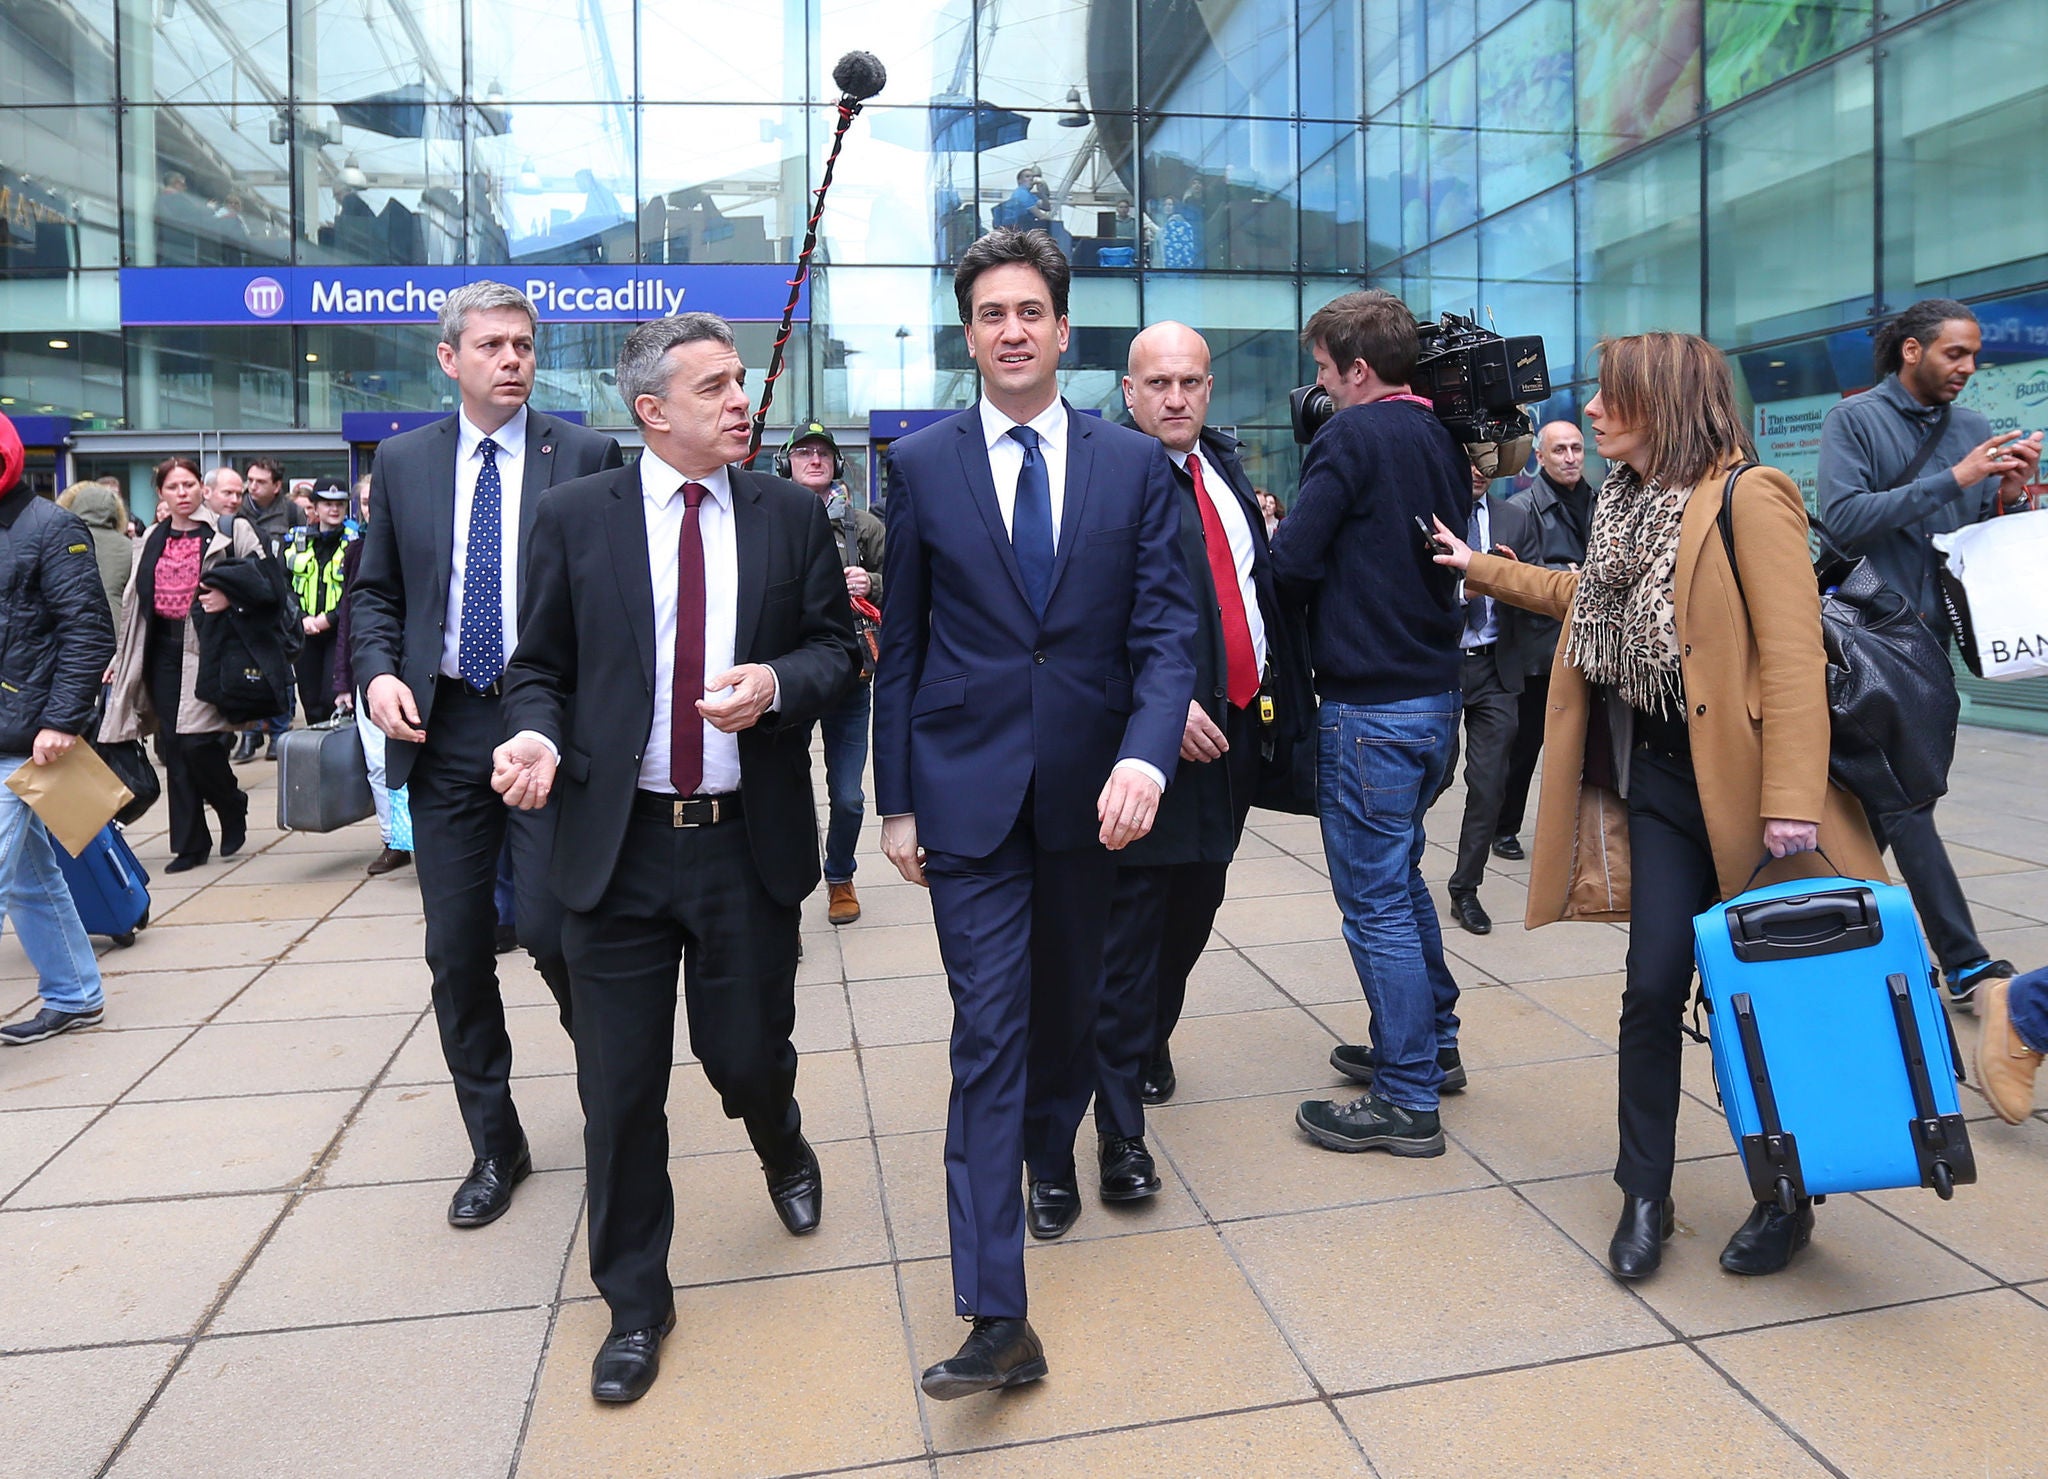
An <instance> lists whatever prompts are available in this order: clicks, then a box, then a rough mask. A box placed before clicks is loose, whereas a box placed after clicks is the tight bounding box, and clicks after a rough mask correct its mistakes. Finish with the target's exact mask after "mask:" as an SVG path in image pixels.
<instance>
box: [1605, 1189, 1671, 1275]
mask: <svg viewBox="0 0 2048 1479" xmlns="http://www.w3.org/2000/svg"><path fill="white" fill-rule="evenodd" d="M1677 1225H1678V1224H1677V1220H1676V1218H1675V1217H1674V1216H1673V1214H1672V1207H1671V1198H1669V1197H1663V1198H1658V1197H1634V1196H1630V1195H1629V1194H1628V1193H1626V1192H1623V1193H1622V1197H1621V1221H1619V1222H1617V1223H1615V1224H1614V1241H1613V1242H1611V1243H1609V1244H1608V1245H1607V1266H1608V1267H1609V1268H1611V1269H1613V1270H1614V1277H1615V1278H1617V1279H1646V1278H1648V1277H1649V1276H1650V1275H1651V1274H1654V1273H1655V1272H1657V1265H1658V1264H1660V1263H1662V1262H1663V1261H1664V1240H1665V1239H1666V1238H1668V1237H1670V1236H1671V1234H1672V1231H1673V1230H1674V1229H1675V1228H1676V1227H1677Z"/></svg>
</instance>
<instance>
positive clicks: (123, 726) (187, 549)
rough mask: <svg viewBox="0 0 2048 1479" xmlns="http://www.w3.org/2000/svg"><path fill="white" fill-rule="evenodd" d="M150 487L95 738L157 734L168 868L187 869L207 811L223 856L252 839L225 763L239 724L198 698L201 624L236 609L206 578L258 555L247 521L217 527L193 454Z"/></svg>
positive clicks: (207, 840)
mask: <svg viewBox="0 0 2048 1479" xmlns="http://www.w3.org/2000/svg"><path fill="white" fill-rule="evenodd" d="M156 490H157V493H158V495H159V496H160V497H161V498H162V499H163V501H164V517H163V519H162V520H160V521H159V522H158V523H157V524H156V525H155V526H154V527H152V528H151V529H150V531H149V533H147V534H146V535H144V536H143V539H142V549H141V551H140V552H139V553H138V554H137V556H136V559H135V570H134V573H133V574H131V575H130V576H129V577H128V590H127V592H126V594H125V595H124V596H123V597H122V603H121V631H120V649H119V652H118V653H117V654H116V656H115V658H114V666H113V669H112V672H111V676H110V680H109V681H110V683H111V687H110V689H109V691H108V696H107V717H106V720H105V721H104V722H103V723H102V724H101V725H100V738H101V739H102V740H106V741H108V742H110V743H112V742H117V741H121V740H132V739H139V738H141V737H142V736H143V735H144V734H147V733H154V734H155V735H156V750H157V758H158V759H159V760H161V761H162V762H163V767H164V789H165V790H166V791H168V792H169V793H170V804H171V852H172V854H173V856H172V858H171V861H170V862H169V863H168V864H167V865H166V866H165V868H164V872H166V873H183V872H185V871H186V870H188V869H191V868H196V867H198V866H199V865H200V864H202V863H204V862H205V861H206V860H207V858H208V857H210V856H211V855H212V853H213V833H212V831H211V830H210V829H209V828H208V827H207V824H206V811H205V808H206V807H209V806H210V807H212V808H213V811H214V814H215V816H216V817H217V818H218V819H219V821H220V855H221V856H222V857H224V858H231V857H233V856H234V855H235V854H236V853H238V852H240V851H241V850H242V844H243V843H244V842H245V841H246V840H247V839H248V836H249V798H248V796H247V795H245V794H244V793H243V791H242V788H241V787H240V786H239V785H237V784H236V782H235V771H234V767H233V766H232V765H231V764H230V763H229V760H228V738H227V737H228V736H229V735H230V734H232V733H233V731H234V730H236V729H237V728H239V727H240V726H239V725H238V724H237V723H235V722H234V721H232V720H230V719H228V718H227V717H226V716H225V715H223V714H222V713H221V711H220V710H219V709H218V708H216V707H215V706H214V705H213V704H211V703H208V702H207V701H206V700H205V699H202V698H201V697H199V693H198V688H199V678H200V641H199V630H198V626H197V618H198V615H199V613H201V612H210V613H214V614H219V613H221V612H225V611H227V610H228V609H229V607H230V605H231V604H232V602H231V601H230V599H229V597H228V596H227V594H226V593H225V592H222V591H218V590H214V589H211V588H209V587H208V585H207V583H206V572H207V571H208V570H209V569H211V568H213V567H214V566H216V565H219V564H220V563H221V562H222V561H224V560H228V559H230V558H232V559H237V560H250V559H254V558H257V557H260V556H262V555H263V553H264V551H263V544H262V541H261V540H260V539H258V538H257V535H256V532H255V530H254V529H252V528H251V527H250V525H249V521H248V520H247V519H237V520H235V523H234V526H233V528H232V529H231V530H229V531H226V532H223V531H222V530H221V529H220V528H219V519H220V515H218V514H217V513H215V512H214V511H213V510H212V509H211V508H209V507H207V505H206V504H205V502H204V501H203V499H202V496H201V495H202V489H201V485H200V481H199V466H198V464H197V463H195V462H193V461H192V459H191V458H189V457H168V458H165V459H164V460H163V461H162V462H160V463H158V464H157V468H156Z"/></svg>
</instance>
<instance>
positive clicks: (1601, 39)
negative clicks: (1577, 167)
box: [1575, 0, 1700, 165]
mask: <svg viewBox="0 0 2048 1479" xmlns="http://www.w3.org/2000/svg"><path fill="white" fill-rule="evenodd" d="M1578 17H1579V27H1578V54H1577V57H1576V58H1575V60H1576V62H1577V68H1576V75H1577V85H1578V97H1579V153H1580V155H1581V157H1582V158H1583V159H1584V161H1585V163H1586V164H1588V165H1594V164H1598V163H1599V162H1600V161H1601V160H1603V159H1611V158H1613V157H1614V156H1615V155H1616V154H1619V153H1620V152H1621V151H1622V150H1624V149H1630V148H1633V147H1634V146H1635V145H1637V144H1640V143H1642V142H1643V141H1644V140H1646V139H1653V138H1655V137H1656V136H1657V135H1658V134H1661V133H1663V132H1665V131H1666V130H1667V129H1673V128H1676V127H1678V126H1679V125H1680V124H1682V123H1684V122H1685V121H1686V120H1687V119H1689V118H1691V117H1692V116H1693V115H1694V114H1695V113H1696V112H1697V111H1698V108H1699V99H1700V12H1699V7H1698V6H1697V5H1692V4H1674V3H1670V0H1579V10H1578Z"/></svg>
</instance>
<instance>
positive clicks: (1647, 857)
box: [1438, 334, 1884, 1278]
mask: <svg viewBox="0 0 2048 1479" xmlns="http://www.w3.org/2000/svg"><path fill="white" fill-rule="evenodd" d="M1601 348H1602V356H1601V373H1600V393H1599V394H1598V395H1597V396H1595V397H1594V399H1593V401H1592V403H1591V404H1590V405H1589V406H1588V407H1587V416H1588V419H1589V420H1590V421H1591V423H1592V426H1593V433H1594V438H1595V443H1596V445H1597V446H1598V448H1599V451H1600V454H1601V456H1602V457H1604V458H1606V459H1607V460H1608V463H1609V465H1610V468H1611V472H1610V474H1609V477H1608V479H1607V482H1606V484H1605V486H1603V487H1602V489H1601V491H1600V496H1599V499H1598V501H1597V502H1596V504H1595V507H1594V513H1593V520H1592V530H1591V536H1590V538H1589V542H1588V549H1587V556H1586V563H1585V565H1584V566H1583V567H1582V568H1581V569H1580V570H1574V571H1559V570H1548V569H1544V568H1542V567H1539V566H1535V565H1523V564H1518V563H1516V562H1515V561H1513V560H1510V559H1506V558H1503V557H1501V556H1498V555H1483V554H1482V555H1475V554H1473V553H1472V551H1471V550H1469V549H1468V548H1466V547H1465V545H1464V544H1463V543H1462V542H1461V541H1460V540H1458V539H1457V538H1456V537H1455V536H1453V535H1452V534H1451V533H1450V531H1449V530H1446V529H1444V528H1443V526H1442V525H1438V537H1439V540H1440V541H1441V542H1442V543H1443V544H1444V545H1446V546H1448V547H1449V550H1450V553H1448V554H1445V555H1443V556H1440V557H1439V562H1440V563H1443V564H1447V565H1452V566H1454V567H1456V568H1459V569H1462V570H1464V571H1465V578H1466V583H1467V587H1468V589H1470V590H1471V591H1472V592H1474V593H1476V594H1479V595H1486V596H1492V597H1495V598H1497V599H1499V600H1503V601H1507V602H1509V603H1511V604H1513V605H1516V606H1521V607H1524V608H1526V609H1528V610H1531V611H1537V612H1540V613H1542V614H1544V615H1547V616H1551V617H1555V618H1557V619H1559V620H1561V621H1562V622H1563V623H1564V625H1565V635H1564V638H1563V640H1561V641H1560V642H1559V643H1558V648H1557V656H1556V658H1555V660H1554V662H1553V664H1552V668H1551V678H1550V702H1549V711H1548V713H1547V715H1546V718H1545V723H1544V729H1543V737H1544V740H1543V742H1544V754H1545V755H1546V756H1547V757H1549V758H1548V759H1547V760H1546V762H1545V764H1544V767H1543V771H1544V773H1543V791H1542V799H1541V803H1540V805H1539V808H1538V811H1537V821H1536V843H1535V848H1534V852H1533V857H1532V860H1531V863H1530V873H1529V910H1528V918H1527V924H1528V927H1529V928H1531V929H1534V928H1536V927H1537V926H1538V925H1544V924H1549V923H1551V922H1552V921H1554V920H1560V919H1598V920H1612V921H1621V920H1628V921H1630V922H1631V928H1630V938H1629V951H1628V977H1627V985H1626V986H1625V988H1624V990H1623V992H1622V1002H1621V1042H1620V1046H1621V1053H1620V1096H1619V1097H1620V1104H1619V1114H1618V1118H1619V1121H1620V1138H1621V1153H1620V1156H1619V1158H1618V1160H1617V1162H1616V1165H1615V1172H1614V1179H1615V1181H1616V1183H1617V1184H1618V1185H1619V1186H1620V1187H1621V1190H1622V1193H1623V1197H1622V1213H1621V1220H1620V1223H1619V1224H1618V1225H1617V1227H1616V1229H1615V1235H1614V1240H1613V1243H1612V1244H1611V1246H1610V1247H1609V1250H1608V1260H1609V1264H1610V1266H1611V1267H1612V1268H1613V1270H1614V1272H1615V1273H1616V1275H1618V1276H1620V1277H1622V1278H1641V1277H1644V1276H1645V1275H1647V1274H1649V1273H1651V1272H1653V1271H1654V1270H1655V1269H1656V1267H1657V1265H1658V1263H1659V1261H1660V1259H1661V1257H1662V1243H1663V1240H1664V1239H1665V1238H1668V1237H1669V1236H1670V1235H1671V1228H1672V1204H1671V1199H1670V1193H1671V1170H1672V1162H1673V1159H1674V1155H1675V1140H1676V1135H1677V1125H1678V1104H1679V1054H1680V1048H1681V1046H1682V1040H1681V1036H1680V1021H1681V1018H1682V1015H1683V1013H1684V1009H1685V1005H1686V1000H1687V997H1688V995H1689V994H1690V990H1691V985H1692V975H1693V958H1692V951H1693V946H1692V918H1693V916H1694V915H1695V914H1697V913H1698V912H1699V911H1700V910H1702V909H1705V908H1708V907H1710V906H1711V905H1713V904H1714V903H1716V902H1717V901H1719V900H1722V899H1726V898H1729V897H1731V896H1733V895H1735V894H1737V893H1739V892H1741V891H1742V890H1743V888H1744V887H1745V886H1746V885H1747V883H1748V880H1749V878H1750V875H1751V873H1752V872H1753V871H1754V870H1755V869H1756V866H1757V864H1758V862H1759V861H1760V860H1762V859H1764V858H1765V857H1766V856H1767V855H1768V856H1770V857H1772V858H1775V859H1776V860H1777V861H1775V862H1773V863H1772V864H1771V866H1770V867H1768V868H1766V869H1765V870H1764V871H1763V874H1762V875H1761V877H1760V878H1759V880H1758V881H1759V882H1760V883H1763V882H1772V881H1776V880H1777V879H1780V878H1791V877H1801V876H1808V875H1824V874H1832V873H1836V872H1841V873H1846V874H1848V875H1849V876H1851V877H1856V878H1869V879H1882V878H1883V877H1884V866H1883V864H1882V863H1881V862H1880V861H1879V858H1878V851H1877V847H1876V845H1875V844H1874V843H1873V842H1872V840H1871V835H1870V828H1869V825H1868V823H1867V822H1865V820H1864V817H1863V811H1862V808H1861V807H1860V806H1859V805H1858V804H1857V803H1856V801H1855V800H1854V799H1852V798H1851V797H1850V796H1849V795H1848V794H1847V793H1846V792H1844V791H1841V790H1840V789H1838V788H1836V787H1834V786H1832V785H1831V784H1829V781H1828V737H1829V719H1828V704H1827V689H1826V667H1827V659H1826V655H1825V653H1824V651H1823V649H1822V646H1821V631H1820V595H1819V591H1818V589H1817V587H1816V585H1815V581H1814V576H1813V567H1812V565H1811V564H1810V563H1809V560H1808V555H1807V543H1806V539H1807V523H1806V508H1805V505H1804V504H1803V503H1802V502H1801V501H1800V497H1799V492H1798V490H1797V489H1796V488H1795V487H1794V486H1793V484H1792V482H1791V480H1790V479H1789V478H1787V477H1786V476H1785V475H1784V474H1783V473H1780V472H1778V471H1776V470H1775V469H1772V468H1765V467H1759V468H1754V469H1752V470H1751V471H1749V472H1746V473H1744V474H1743V475H1742V476H1741V478H1740V479H1739V481H1738V482H1737V484H1736V490H1735V508H1734V532H1735V549H1736V557H1737V558H1738V559H1739V560H1740V562H1741V567H1742V581H1741V583H1740V584H1739V585H1738V584H1737V582H1736V579H1735V575H1734V572H1733V571H1732V570H1731V569H1730V567H1729V563H1728V557H1727V553H1726V550H1725V548H1724V546H1723V543H1722V540H1721V534H1720V530H1719V528H1718V527H1717V523H1716V520H1717V517H1718V515H1719V513H1720V511H1721V499H1722V489H1723V486H1724V484H1725V482H1726V480H1727V476H1728V474H1729V473H1730V472H1731V471H1733V470H1734V468H1735V467H1736V466H1737V465H1738V464H1740V463H1742V462H1745V461H1748V460H1749V459H1750V458H1751V457H1752V456H1753V455H1754V452H1753V448H1752V446H1751V444H1750V440H1749V436H1748V433H1747V431H1746V430H1745V428H1744V424H1743V418H1742V415H1741V412H1740V410H1739V409H1738V408H1737V406H1736V402H1735V391H1734V383H1733V380H1732V377H1731V376H1730V374H1729V371H1728V365H1727V362H1726V361H1725V360H1724V359H1723V358H1722V357H1721V355H1720V353H1719V352H1718V351H1717V350H1715V349H1714V348H1713V347H1712V346H1711V345H1709V344H1708V343H1707V342H1706V341H1705V340H1703V339H1698V338H1695V337H1694V336H1692V335H1688V334H1643V335H1637V336H1632V337H1630V338H1625V339H1615V340H1610V341H1607V342H1606V343H1605V344H1603V345H1602V346H1601ZM1745 592H1746V593H1747V599H1746V600H1745ZM1816 845H1817V846H1818V847H1819V849H1820V850H1821V851H1824V852H1825V853H1826V855H1827V861H1823V860H1822V858H1821V857H1820V856H1819V854H1818V853H1816V852H1815V851H1814V849H1815V847H1816ZM1830 863H1831V864H1832V866H1830ZM1812 1227H1813V1211H1812V1207H1811V1205H1810V1203H1807V1202H1804V1201H1802V1202H1801V1203H1800V1205H1799V1207H1798V1208H1797V1210H1796V1211H1795V1212H1794V1213H1793V1214H1792V1215H1791V1216H1789V1217H1788V1216H1786V1215H1785V1214H1784V1213H1782V1212H1780V1211H1778V1210H1777V1208H1776V1206H1775V1205H1774V1204H1759V1205H1758V1206H1757V1207H1756V1209H1755V1210H1754V1211H1753V1212H1752V1213H1751V1215H1750V1217H1749V1220H1748V1221H1747V1222H1745V1223H1744V1224H1743V1226H1742V1228H1741V1229H1740V1230H1739V1231H1737V1232H1736V1234H1735V1235H1734V1237H1733V1238H1731V1239H1730V1240H1729V1243H1728V1246H1727V1248H1726V1249H1725V1250H1724V1251H1723V1253H1722V1255H1721V1263H1722V1266H1723V1267H1724V1268H1726V1269H1728V1270H1729V1271H1730V1272H1733V1273H1752V1274H1755V1273H1775V1272H1777V1271H1778V1270H1779V1269H1782V1268H1783V1267H1785V1265H1786V1264H1787V1263H1788V1262H1789V1261H1790V1259H1791V1257H1792V1254H1793V1253H1795V1252H1797V1251H1798V1249H1799V1248H1801V1247H1803V1246H1805V1244H1806V1242H1807V1240H1808V1238H1809V1237H1810V1236H1811V1232H1812Z"/></svg>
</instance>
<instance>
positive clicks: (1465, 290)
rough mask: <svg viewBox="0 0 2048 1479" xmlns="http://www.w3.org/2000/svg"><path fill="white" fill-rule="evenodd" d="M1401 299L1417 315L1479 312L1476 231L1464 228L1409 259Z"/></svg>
mask: <svg viewBox="0 0 2048 1479" xmlns="http://www.w3.org/2000/svg"><path fill="white" fill-rule="evenodd" d="M1405 278H1406V291H1404V292H1403V293H1402V295H1401V296H1402V298H1403V299H1404V300H1405V301H1406V302H1407V304H1408V307H1409V310H1410V311H1411V312H1412V313H1414V314H1415V316H1416V317H1417V318H1435V317H1436V316H1437V315H1438V314H1441V313H1461V314H1464V315H1465V316H1466V317H1468V318H1469V317H1471V316H1473V315H1474V314H1477V313H1478V312H1479V233H1478V232H1476V231H1467V232H1465V233H1464V234H1462V235H1460V236H1454V237H1452V238H1451V239H1450V240H1449V241H1440V242H1438V243H1436V245H1434V246H1432V247H1431V248H1430V249H1429V250H1428V251H1427V252H1424V253H1422V254H1421V255H1420V257H1419V259H1414V260H1412V264H1411V265H1410V266H1409V270H1408V271H1407V273H1406V274H1405Z"/></svg>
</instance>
